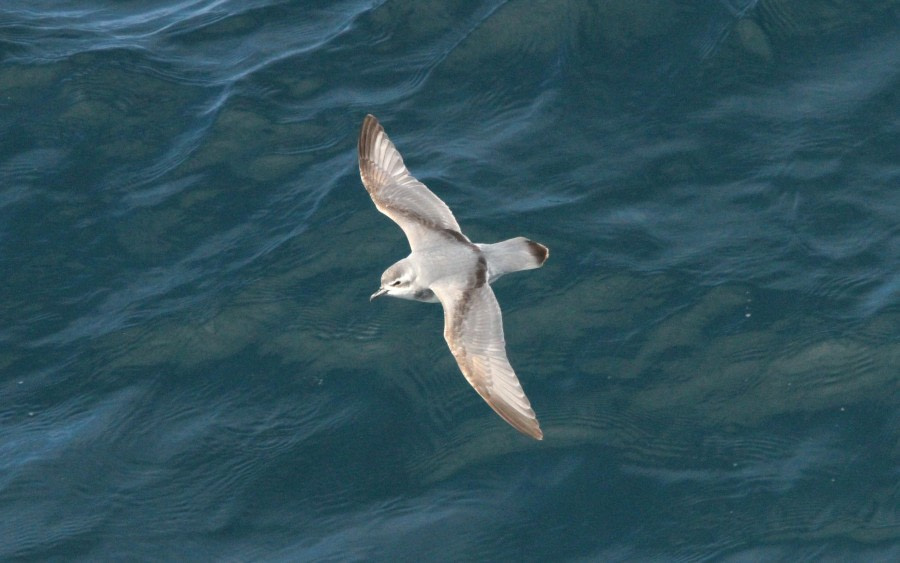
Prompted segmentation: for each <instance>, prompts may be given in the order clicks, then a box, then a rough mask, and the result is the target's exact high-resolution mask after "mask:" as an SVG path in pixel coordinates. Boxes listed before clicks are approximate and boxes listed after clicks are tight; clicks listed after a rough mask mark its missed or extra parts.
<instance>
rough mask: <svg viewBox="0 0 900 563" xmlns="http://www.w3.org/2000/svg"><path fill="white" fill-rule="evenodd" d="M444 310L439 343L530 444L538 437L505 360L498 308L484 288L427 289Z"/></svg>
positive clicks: (534, 421)
mask: <svg viewBox="0 0 900 563" xmlns="http://www.w3.org/2000/svg"><path fill="white" fill-rule="evenodd" d="M431 289H432V290H433V291H434V293H435V295H437V297H438V299H440V301H441V304H442V305H443V307H444V339H445V340H446V341H447V345H448V346H449V347H450V351H451V352H452V353H453V356H454V357H455V358H456V362H457V363H458V364H459V368H460V370H462V372H463V375H464V376H465V377H466V380H467V381H468V382H469V384H471V385H472V387H474V388H475V390H476V391H477V392H478V394H479V395H481V397H482V398H483V399H484V400H485V401H486V402H487V404H488V405H490V407H491V408H492V409H494V411H495V412H496V413H497V414H499V415H500V416H501V417H502V418H503V420H505V421H506V422H508V423H509V424H511V425H512V426H513V427H514V428H515V429H516V430H518V431H519V432H522V433H523V434H526V435H528V436H531V437H532V438H534V439H536V440H541V439H543V437H544V434H543V432H541V427H540V424H539V423H538V420H537V417H536V416H535V414H534V410H532V408H531V403H530V402H529V401H528V397H527V396H525V391H523V390H522V385H521V384H520V383H519V379H518V378H517V377H516V373H515V372H514V371H513V368H512V366H511V365H510V364H509V359H507V357H506V341H505V339H504V337H503V318H502V314H501V312H500V305H499V304H498V303H497V298H496V297H494V292H493V291H492V290H491V287H490V286H489V285H488V284H486V283H485V284H483V285H479V286H477V287H467V288H459V287H448V286H443V285H440V284H436V285H433V286H432V288H431Z"/></svg>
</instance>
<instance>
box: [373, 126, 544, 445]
mask: <svg viewBox="0 0 900 563" xmlns="http://www.w3.org/2000/svg"><path fill="white" fill-rule="evenodd" d="M359 174H360V177H361V178H362V182H363V185H364V186H365V187H366V190H368V192H369V195H370V196H371V197H372V201H374V202H375V207H377V208H378V210H379V211H381V212H382V213H384V214H385V215H387V216H388V217H390V218H391V219H393V220H394V222H395V223H397V224H398V225H399V226H400V228H401V229H403V232H404V233H406V238H407V239H408V240H409V246H410V249H411V251H412V252H411V253H410V255H409V256H407V257H406V258H404V259H403V260H400V261H399V262H397V263H395V264H394V265H393V266H391V267H390V268H388V269H387V270H385V272H384V274H382V276H381V287H379V288H378V291H376V292H375V293H374V294H373V295H372V297H371V298H370V300H373V299H377V298H378V297H381V296H382V295H389V296H391V297H399V298H402V299H412V300H415V301H426V302H431V303H435V302H438V301H440V303H441V305H443V307H444V339H445V340H446V341H447V345H448V346H449V347H450V351H451V352H452V353H453V356H454V357H455V358H456V362H457V363H458V364H459V368H460V369H461V370H462V372H463V375H464V376H465V377H466V380H468V382H469V383H470V384H471V385H472V387H474V388H475V390H476V391H477V392H478V394H479V395H481V397H482V398H483V399H484V400H485V401H487V404H488V405H490V407H491V408H492V409H494V411H495V412H496V413H497V414H499V415H500V416H501V417H502V418H503V420H505V421H506V422H508V423H510V424H511V425H512V426H513V427H514V428H515V429H516V430H518V431H519V432H522V433H523V434H526V435H528V436H531V437H532V438H535V439H537V440H541V439H543V437H544V434H543V432H541V427H540V425H539V424H538V420H537V417H536V416H535V414H534V411H533V410H532V409H531V403H530V402H529V401H528V397H526V396H525V392H524V391H523V390H522V386H521V385H520V384H519V379H518V378H517V377H516V373H515V372H514V371H513V368H512V366H511V365H510V364H509V360H508V359H507V357H506V341H505V340H504V338H503V319H502V317H501V314H500V305H499V304H498V303H497V299H496V297H494V292H493V291H492V290H491V286H490V284H491V283H492V282H494V281H495V280H496V279H497V278H499V277H500V276H502V275H504V274H508V273H510V272H517V271H519V270H530V269H532V268H539V267H540V266H541V265H543V264H544V261H545V260H547V257H548V256H549V255H550V251H549V249H548V248H547V247H546V246H544V245H542V244H538V243H536V242H533V241H530V240H528V239H526V238H523V237H517V238H514V239H510V240H506V241H503V242H499V243H496V244H477V243H472V242H471V241H470V240H469V239H468V237H466V236H465V235H464V234H462V231H461V230H460V228H459V224H457V222H456V219H455V218H454V217H453V213H452V212H451V211H450V208H449V207H447V205H446V204H445V203H444V202H443V201H441V200H440V199H439V198H438V197H437V196H436V195H434V193H432V192H431V190H429V189H428V188H427V187H425V184H423V183H421V182H419V181H418V180H416V179H415V178H414V177H413V176H412V175H411V174H410V173H409V171H408V170H407V169H406V166H405V165H404V164H403V158H402V157H401V156H400V153H399V152H398V151H397V149H396V148H395V147H394V144H393V143H392V142H391V140H390V139H388V136H387V134H386V133H385V132H384V128H383V127H382V126H381V124H380V123H378V120H377V119H375V117H374V116H372V115H367V116H366V118H365V120H364V121H363V125H362V130H361V131H360V134H359Z"/></svg>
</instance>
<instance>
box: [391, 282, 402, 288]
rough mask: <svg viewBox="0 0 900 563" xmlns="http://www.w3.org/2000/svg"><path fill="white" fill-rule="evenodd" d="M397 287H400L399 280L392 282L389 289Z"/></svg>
mask: <svg viewBox="0 0 900 563" xmlns="http://www.w3.org/2000/svg"><path fill="white" fill-rule="evenodd" d="M398 285H400V280H394V281H392V282H391V287H397V286H398Z"/></svg>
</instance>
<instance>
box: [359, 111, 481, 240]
mask: <svg viewBox="0 0 900 563" xmlns="http://www.w3.org/2000/svg"><path fill="white" fill-rule="evenodd" d="M359 175H360V177H361V178H362V182H363V185H364V186H365V187H366V190H367V191H368V192H369V195H370V196H371V197H372V201H373V202H375V207H377V208H378V210H379V211H381V212H382V213H384V214H385V215H387V216H388V217H390V218H391V219H392V220H393V221H394V222H395V223H397V224H398V225H399V226H400V228H401V229H403V232H404V233H405V234H406V238H407V239H408V240H409V246H410V248H411V249H412V250H413V251H415V250H417V249H422V248H427V247H429V246H433V245H435V244H439V243H442V242H445V239H446V237H447V236H450V237H452V238H455V239H457V240H464V241H465V242H469V239H467V238H466V237H465V236H464V235H463V234H462V232H461V231H460V228H459V224H458V223H457V222H456V219H455V218H454V217H453V213H452V212H451V211H450V208H449V207H447V204H445V203H444V202H443V201H441V199H440V198H439V197H438V196H436V195H434V193H432V191H431V190H429V189H428V188H427V187H426V186H425V184H423V183H422V182H420V181H418V180H417V179H416V178H414V177H413V176H412V174H410V173H409V170H407V169H406V165H404V164H403V157H402V156H400V152H399V151H397V149H396V147H394V143H392V142H391V140H390V139H389V138H388V136H387V134H386V133H385V132H384V128H383V127H382V126H381V124H380V123H378V120H377V119H375V117H374V116H372V115H367V116H366V118H365V120H363V125H362V130H361V131H360V133H359Z"/></svg>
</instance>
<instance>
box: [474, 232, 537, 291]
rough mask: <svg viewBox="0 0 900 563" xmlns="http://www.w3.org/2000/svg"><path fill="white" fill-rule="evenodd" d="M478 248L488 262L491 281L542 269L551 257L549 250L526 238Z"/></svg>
mask: <svg viewBox="0 0 900 563" xmlns="http://www.w3.org/2000/svg"><path fill="white" fill-rule="evenodd" d="M478 247H479V248H480V249H481V251H482V252H484V257H485V259H486V260H487V267H488V276H489V277H490V281H494V280H496V279H497V278H499V277H500V276H502V275H503V274H508V273H510V272H518V271H519V270H531V269H533V268H540V267H541V266H543V265H544V262H545V261H546V260H547V257H548V256H550V249H549V248H547V247H546V246H544V245H543V244H540V243H537V242H534V241H531V240H528V239H527V238H525V237H516V238H511V239H509V240H505V241H503V242H498V243H495V244H479V245H478Z"/></svg>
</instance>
